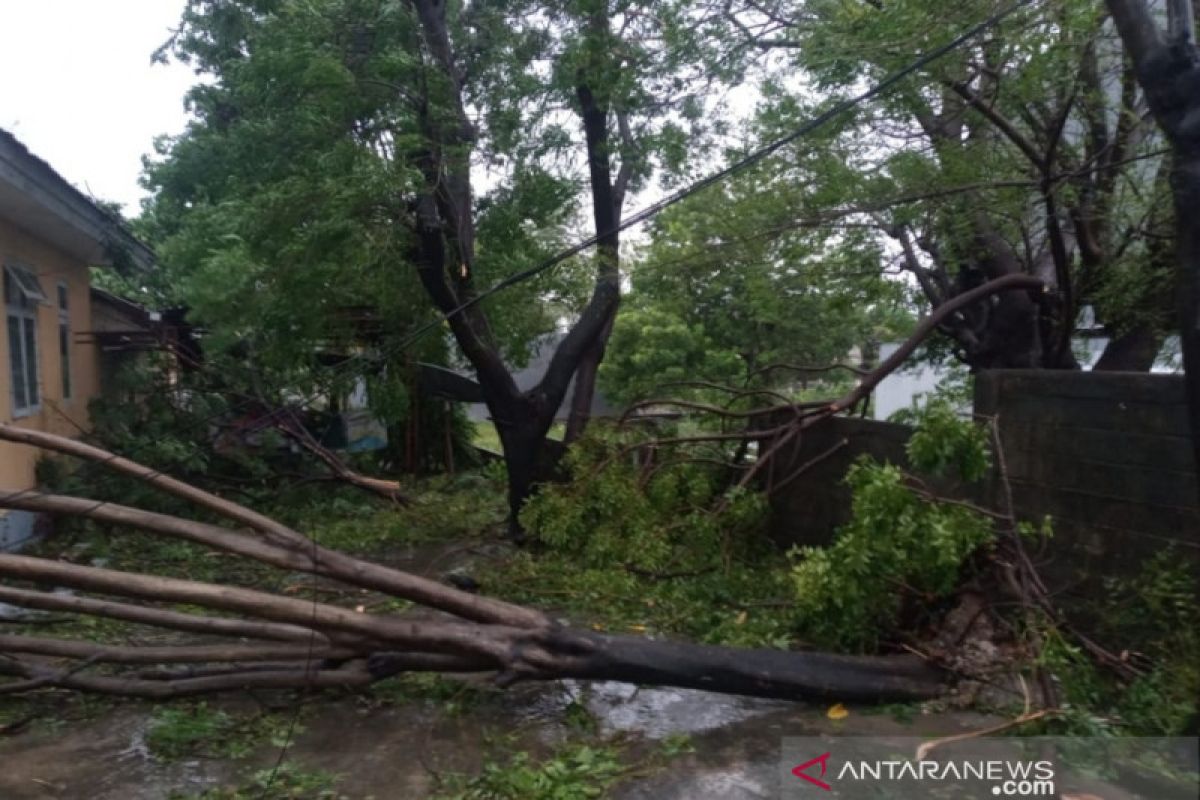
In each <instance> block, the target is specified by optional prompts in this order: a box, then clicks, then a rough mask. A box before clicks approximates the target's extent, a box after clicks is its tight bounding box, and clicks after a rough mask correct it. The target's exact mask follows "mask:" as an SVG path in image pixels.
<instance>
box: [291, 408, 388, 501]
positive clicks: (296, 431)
mask: <svg viewBox="0 0 1200 800" xmlns="http://www.w3.org/2000/svg"><path fill="white" fill-rule="evenodd" d="M271 419H272V424H273V425H274V426H275V429H276V430H278V431H279V432H280V433H282V434H283V435H284V436H287V437H288V438H289V439H291V440H292V441H294V442H295V443H296V444H298V445H299V446H300V447H302V448H304V449H305V450H307V451H308V452H310V453H312V454H313V455H314V456H316V457H317V459H318V460H319V461H320V462H321V463H322V464H324V465H325V466H326V467H328V468H329V471H330V472H332V473H333V475H334V477H336V478H337V479H338V480H341V481H345V482H346V483H348V484H350V485H351V486H356V487H358V488H359V489H363V490H365V491H368V492H371V493H372V494H375V495H378V496H380V497H382V498H383V499H385V500H390V501H392V502H394V503H399V504H400V505H405V506H406V505H408V504H409V502H410V501H409V499H408V498H407V497H405V496H404V493H403V492H402V491H401V489H400V483H399V481H390V480H384V479H382V478H371V477H369V476H367V475H363V474H362V473H361V472H355V471H354V470H352V469H350V467H348V466H346V462H345V461H342V459H340V458H338V456H337V454H336V453H334V452H333V451H332V450H330V449H329V448H328V447H325V446H324V445H322V444H321V443H320V442H318V441H317V438H316V437H315V436H313V435H312V433H310V432H309V430H308V428H306V427H304V424H303V423H302V422H301V421H300V420H299V419H297V418H296V413H295V412H294V411H293V410H291V409H284V410H283V411H282V412H280V413H277V414H272V415H271Z"/></svg>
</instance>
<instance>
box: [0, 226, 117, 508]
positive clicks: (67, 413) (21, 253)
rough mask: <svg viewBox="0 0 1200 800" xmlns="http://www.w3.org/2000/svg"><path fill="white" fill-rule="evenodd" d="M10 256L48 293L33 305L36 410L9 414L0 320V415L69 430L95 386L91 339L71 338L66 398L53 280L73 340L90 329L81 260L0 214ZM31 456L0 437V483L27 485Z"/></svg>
mask: <svg viewBox="0 0 1200 800" xmlns="http://www.w3.org/2000/svg"><path fill="white" fill-rule="evenodd" d="M10 261H11V262H16V263H19V264H21V265H22V266H25V267H27V268H29V269H31V270H33V271H34V272H35V273H36V274H37V276H38V280H39V281H40V282H41V284H42V291H43V292H44V293H45V294H46V297H47V298H48V303H47V304H45V305H43V306H41V307H40V308H39V310H38V331H37V344H38V362H39V363H38V383H39V388H40V390H41V397H42V402H41V408H40V410H39V411H37V412H36V413H34V414H32V415H29V416H23V417H19V418H17V419H15V420H14V419H13V409H12V387H11V385H10V380H11V379H10V372H9V349H8V348H9V345H8V328H7V325H0V420H2V421H4V422H14V423H15V424H16V425H18V426H20V427H25V428H32V429H35V430H43V431H50V432H53V433H61V434H65V435H75V434H77V433H78V428H77V427H76V426H77V425H78V426H82V427H86V426H87V424H88V413H87V409H88V402H89V401H90V400H91V399H92V398H93V397H95V396H96V394H97V393H98V391H99V376H98V353H97V351H96V347H95V345H91V344H79V343H77V342H75V341H72V342H71V389H72V391H71V397H70V399H64V398H63V396H62V371H61V370H62V365H61V363H60V361H61V360H60V358H59V352H58V299H57V294H58V289H57V285H58V283H59V282H60V281H61V282H63V283H65V284H66V285H67V291H68V294H69V307H70V315H71V332H72V339H73V340H74V338H75V337H76V335H77V334H79V333H81V332H83V331H88V330H91V319H92V318H91V303H90V297H89V292H88V268H87V265H86V264H84V263H83V262H82V261H79V260H77V259H74V258H72V257H70V256H68V255H67V254H65V253H63V252H61V251H60V250H58V249H57V248H55V247H54V246H53V245H51V244H49V243H47V242H44V241H41V240H39V239H36V238H34V237H32V236H30V235H29V234H27V233H25V232H24V231H23V230H21V229H20V228H18V227H16V226H14V225H12V224H10V223H9V222H7V221H6V220H3V219H0V264H3V263H8V262H10ZM2 306H3V299H2V298H0V307H2ZM37 460H38V453H37V452H36V451H35V450H33V449H32V448H29V447H21V446H18V445H13V444H8V443H4V442H0V488H3V489H25V488H28V487H30V486H32V485H33V482H34V465H35V464H36V463H37ZM0 513H3V512H0Z"/></svg>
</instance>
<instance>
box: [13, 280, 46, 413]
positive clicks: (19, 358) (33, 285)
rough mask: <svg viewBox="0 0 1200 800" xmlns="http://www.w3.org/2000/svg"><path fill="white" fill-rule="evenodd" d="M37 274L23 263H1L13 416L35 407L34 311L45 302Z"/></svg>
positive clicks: (35, 357)
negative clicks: (2, 265)
mask: <svg viewBox="0 0 1200 800" xmlns="http://www.w3.org/2000/svg"><path fill="white" fill-rule="evenodd" d="M45 300H46V295H45V294H43V293H42V285H41V284H40V283H39V282H38V279H37V276H36V275H34V274H33V272H31V271H30V270H28V269H26V268H25V267H18V266H15V265H12V264H7V265H5V267H4V312H5V313H4V318H5V325H6V327H7V328H8V362H9V363H8V369H9V378H10V379H11V382H12V406H13V416H18V417H19V416H25V415H27V414H32V413H33V412H34V411H36V410H37V408H38V406H39V405H40V403H41V397H40V396H39V394H38V359H37V312H38V306H39V305H40V304H41V303H43V302H45Z"/></svg>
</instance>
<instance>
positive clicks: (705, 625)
mask: <svg viewBox="0 0 1200 800" xmlns="http://www.w3.org/2000/svg"><path fill="white" fill-rule="evenodd" d="M476 578H477V579H478V580H479V581H480V583H481V584H482V585H483V586H484V588H485V590H486V591H488V592H489V593H491V594H494V595H497V596H500V597H502V598H504V599H507V600H511V601H513V602H517V603H524V604H528V605H536V606H540V607H543V608H552V609H555V610H557V611H561V612H563V613H565V614H567V615H568V616H570V617H572V618H573V619H575V620H576V621H577V622H578V623H580V624H583V625H588V626H591V627H592V628H593V629H595V630H604V631H610V632H614V633H621V632H626V633H639V634H645V633H652V634H660V635H661V634H666V635H671V636H681V637H685V638H689V639H693V640H695V641H700V642H706V643H710V644H728V645H735V646H745V647H779V648H787V647H789V646H791V645H792V644H794V642H793V635H792V631H793V630H794V628H795V625H794V620H793V618H792V611H791V603H790V601H789V599H788V598H789V595H790V593H791V578H790V571H789V566H788V562H787V560H786V559H785V558H784V557H783V556H779V557H778V558H775V559H769V558H764V559H762V560H761V561H760V562H758V563H754V564H741V563H735V564H732V565H730V566H728V567H726V568H723V569H715V570H713V571H710V572H701V573H699V574H684V575H678V576H672V577H666V578H655V577H647V576H645V575H641V574H636V573H634V572H631V571H629V570H627V569H625V568H624V567H622V566H619V565H617V566H610V567H603V568H599V567H589V566H587V565H584V564H581V563H580V562H579V560H578V559H576V558H573V557H572V556H570V555H569V554H566V555H564V554H559V553H554V552H542V553H537V554H534V553H530V552H527V551H521V552H517V553H514V554H513V555H512V557H511V558H508V559H505V560H502V561H492V562H488V563H486V564H483V565H481V566H480V568H479V572H478V574H477V575H476Z"/></svg>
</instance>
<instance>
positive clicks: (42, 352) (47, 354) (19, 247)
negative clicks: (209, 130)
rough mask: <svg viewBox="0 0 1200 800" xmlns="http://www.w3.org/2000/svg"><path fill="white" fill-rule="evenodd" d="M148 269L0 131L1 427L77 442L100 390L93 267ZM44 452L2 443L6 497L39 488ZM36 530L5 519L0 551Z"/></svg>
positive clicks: (116, 226)
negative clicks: (117, 264)
mask: <svg viewBox="0 0 1200 800" xmlns="http://www.w3.org/2000/svg"><path fill="white" fill-rule="evenodd" d="M115 259H120V261H121V263H123V264H125V265H127V266H128V267H129V268H131V269H150V268H151V267H152V265H153V256H152V254H151V252H150V250H149V249H148V248H147V247H146V246H145V245H144V244H142V243H141V242H139V241H137V240H136V239H135V238H134V237H133V236H132V235H131V234H129V233H128V231H126V230H125V229H124V228H123V227H122V226H121V224H120V223H119V221H118V220H116V219H115V218H114V217H113V216H112V215H111V214H109V213H108V212H107V211H105V210H104V209H102V208H100V207H99V206H97V205H96V204H95V203H94V202H92V201H91V200H90V199H88V198H87V197H86V196H85V195H84V194H83V193H81V192H80V191H78V190H77V189H75V188H74V187H73V186H71V185H70V184H69V183H67V181H66V180H64V179H63V178H62V176H60V175H59V174H58V173H56V172H55V171H54V170H53V169H51V167H50V166H49V165H48V164H46V163H45V162H44V161H42V160H41V159H39V158H37V157H35V156H34V155H32V154H31V153H30V152H29V151H28V150H27V149H26V148H25V147H24V146H23V145H21V143H20V142H18V141H17V140H16V139H15V138H14V137H13V136H12V135H10V134H9V133H7V132H6V131H3V130H0V269H2V270H3V297H2V298H0V299H2V300H3V307H4V324H3V325H2V326H0V421H3V422H12V423H14V424H16V425H19V426H21V427H28V428H34V429H37V430H43V431H51V432H54V433H61V434H65V435H76V434H78V433H79V431H80V430H84V429H86V428H87V426H88V413H87V409H88V402H89V401H90V400H91V399H92V398H94V397H95V396H96V395H97V393H98V392H99V386H100V375H99V365H100V357H99V356H100V354H99V352H98V349H97V347H96V345H95V344H94V343H85V341H86V340H87V337H86V336H82V334H85V333H87V332H90V331H92V330H93V328H92V307H91V293H90V291H89V290H90V286H89V266H91V265H96V264H111V263H113V262H114V260H115ZM38 458H39V453H38V452H36V451H35V450H33V449H32V448H28V447H23V446H18V445H14V444H9V443H6V442H0V492H3V491H5V490H13V489H17V490H19V489H26V488H29V487H31V486H33V484H34V468H35V465H36V463H37V460H38ZM31 525H32V520H31V519H26V518H24V517H22V516H21V515H19V514H18V513H17V512H8V513H7V514H6V512H4V511H0V549H4V546H5V542H6V540H9V541H11V540H14V539H19V538H21V536H22V535H23V530H18V529H25V528H28V527H30V526H31Z"/></svg>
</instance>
